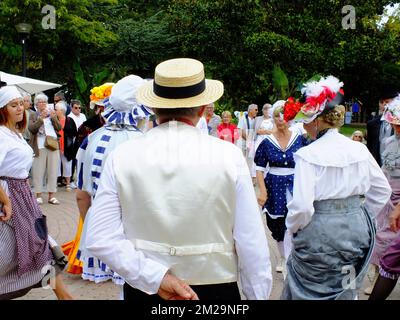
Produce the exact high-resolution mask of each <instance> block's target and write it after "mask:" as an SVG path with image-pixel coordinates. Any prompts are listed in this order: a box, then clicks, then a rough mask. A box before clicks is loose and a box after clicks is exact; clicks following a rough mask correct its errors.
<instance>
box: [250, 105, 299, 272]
mask: <svg viewBox="0 0 400 320" xmlns="http://www.w3.org/2000/svg"><path fill="white" fill-rule="evenodd" d="M294 108H296V104H295V103H292V101H291V100H290V99H288V101H283V103H277V104H274V108H273V110H272V119H273V126H274V127H275V130H274V131H273V132H272V133H271V134H269V135H265V138H264V140H262V141H261V143H260V145H259V146H258V148H257V151H256V155H255V158H254V163H255V170H256V177H257V182H258V186H259V195H258V204H259V205H260V206H261V207H262V208H263V212H264V213H265V216H266V220H267V226H268V228H269V230H270V231H271V233H272V238H273V239H274V240H275V241H276V243H277V246H278V249H279V253H280V259H279V261H278V264H277V266H276V269H275V270H276V272H284V264H285V250H284V237H285V231H286V227H285V218H286V214H287V208H286V204H287V199H290V198H291V196H292V192H293V173H294V165H295V163H294V159H293V154H294V153H295V152H296V151H297V150H299V149H300V148H301V147H303V146H305V145H306V144H307V142H306V139H305V138H304V137H303V136H301V135H299V134H298V133H297V132H296V131H292V130H290V129H289V127H290V123H291V122H292V120H293V118H294V116H295V115H296V112H293V109H294Z"/></svg>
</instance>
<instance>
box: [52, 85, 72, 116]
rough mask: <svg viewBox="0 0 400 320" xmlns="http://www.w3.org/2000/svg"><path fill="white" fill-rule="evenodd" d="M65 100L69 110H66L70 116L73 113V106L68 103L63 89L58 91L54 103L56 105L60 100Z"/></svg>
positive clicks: (66, 113)
mask: <svg viewBox="0 0 400 320" xmlns="http://www.w3.org/2000/svg"><path fill="white" fill-rule="evenodd" d="M60 101H64V102H65V105H66V106H67V111H66V112H65V115H66V116H68V115H69V114H70V113H71V106H70V105H69V104H68V103H67V100H66V99H65V95H64V92H63V91H61V90H60V91H57V92H56V93H55V94H54V105H56V104H57V103H58V102H60Z"/></svg>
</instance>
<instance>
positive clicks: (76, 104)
mask: <svg viewBox="0 0 400 320" xmlns="http://www.w3.org/2000/svg"><path fill="white" fill-rule="evenodd" d="M81 111H82V105H81V102H80V101H79V100H71V113H70V114H69V115H68V117H70V118H71V119H72V120H74V122H75V126H76V128H77V133H76V136H75V138H74V147H73V152H72V155H71V157H72V169H71V185H70V186H71V188H72V189H76V184H75V183H74V182H73V179H74V174H75V170H76V153H77V152H78V149H79V142H80V141H81V139H79V137H78V133H79V129H80V127H81V125H82V124H83V123H84V122H85V121H86V120H87V119H86V116H85V114H83V113H82V112H81ZM81 132H82V130H81ZM82 140H83V139H82Z"/></svg>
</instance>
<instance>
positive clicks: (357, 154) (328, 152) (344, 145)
mask: <svg viewBox="0 0 400 320" xmlns="http://www.w3.org/2000/svg"><path fill="white" fill-rule="evenodd" d="M369 156H370V155H369V151H368V149H367V147H366V146H365V145H364V144H362V143H360V142H358V141H353V140H351V139H349V138H347V137H345V136H344V135H342V134H340V133H339V131H338V130H337V129H329V130H328V131H327V132H326V133H325V134H324V135H323V136H322V137H321V138H319V139H318V140H316V141H314V142H312V143H311V144H310V145H308V146H306V147H303V148H301V149H299V150H298V151H297V152H296V153H295V160H296V157H299V158H302V159H303V160H305V161H307V162H309V163H312V164H315V165H318V166H321V167H339V168H343V167H347V166H349V165H350V164H353V163H357V162H362V161H366V160H368V157H369Z"/></svg>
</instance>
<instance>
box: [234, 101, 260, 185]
mask: <svg viewBox="0 0 400 320" xmlns="http://www.w3.org/2000/svg"><path fill="white" fill-rule="evenodd" d="M257 112H258V106H257V105H256V104H250V105H249V107H248V108H247V113H246V114H245V115H244V116H243V117H242V118H241V119H240V120H239V123H238V126H237V127H238V129H239V135H240V137H241V138H242V139H243V140H242V151H243V154H244V155H245V158H246V161H247V165H248V167H249V170H250V172H251V177H252V179H253V183H255V179H256V172H255V169H254V166H253V163H254V154H255V148H254V142H255V141H254V139H255V131H254V128H255V118H256V116H257Z"/></svg>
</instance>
